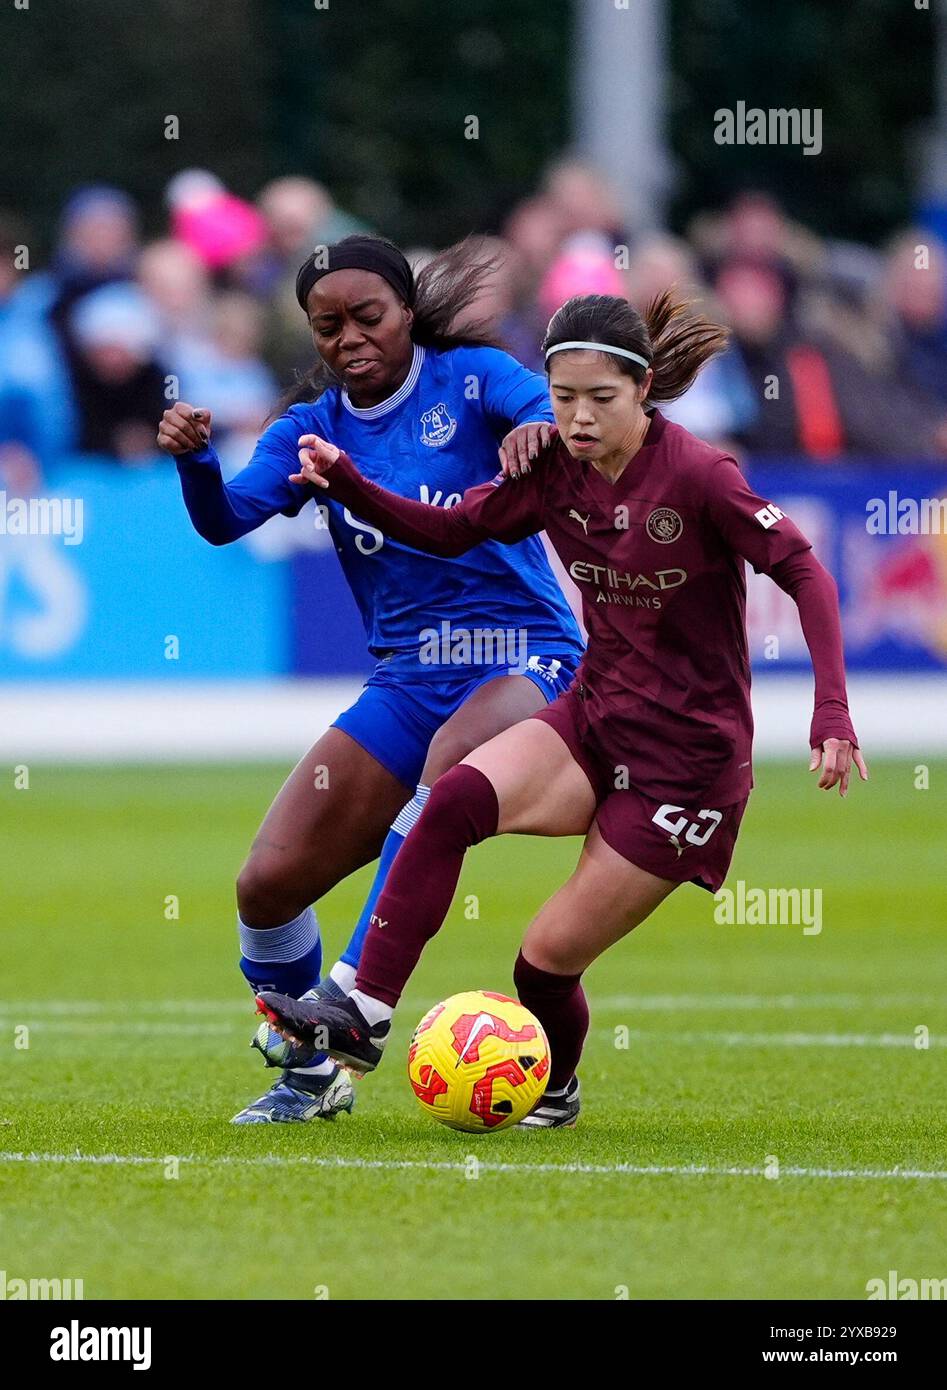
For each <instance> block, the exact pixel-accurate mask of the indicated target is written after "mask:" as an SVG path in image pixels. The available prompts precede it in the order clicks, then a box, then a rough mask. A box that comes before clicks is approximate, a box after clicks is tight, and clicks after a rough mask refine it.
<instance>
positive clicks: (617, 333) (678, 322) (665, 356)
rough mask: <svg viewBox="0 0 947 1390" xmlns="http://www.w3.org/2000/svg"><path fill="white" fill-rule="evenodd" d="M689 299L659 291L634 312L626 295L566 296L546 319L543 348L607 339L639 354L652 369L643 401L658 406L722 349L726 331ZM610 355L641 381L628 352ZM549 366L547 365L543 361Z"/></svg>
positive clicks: (683, 388) (681, 390)
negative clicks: (650, 379) (649, 388)
mask: <svg viewBox="0 0 947 1390" xmlns="http://www.w3.org/2000/svg"><path fill="white" fill-rule="evenodd" d="M693 306H694V301H693V300H687V299H675V298H674V295H673V292H672V291H671V290H664V291H663V292H662V293H661V294H659V295H656V296H655V298H654V299H652V301H651V303H650V304H649V305H648V307H647V309H646V310H645V312H644V316H642V315H641V314H639V312H638V310H637V309H635V308H634V307H633V306H632V305H631V304H629V303H628V300H627V299H622V298H620V297H619V296H618V295H611V294H584V295H576V296H575V297H574V298H572V299H567V300H566V302H565V304H563V305H562V307H561V308H560V309H557V310H556V312H555V313H554V314H553V316H552V318H551V319H550V320H549V327H548V328H547V330H546V336H545V338H544V339H543V353H546V352H547V351H548V350H549V348H551V347H554V346H555V344H556V343H568V342H573V341H575V342H592V343H610V344H611V345H612V346H613V347H620V348H625V349H626V350H627V351H628V352H636V353H638V355H639V356H640V357H644V358H645V359H646V361H647V362H648V363H649V365H650V366H651V368H652V370H653V372H654V379H653V380H652V382H651V390H650V391H649V392H648V398H647V401H646V402H645V404H651V405H658V404H660V403H661V402H662V401H674V400H677V398H678V396H683V394H684V392H685V391H686V390H687V388H688V387H689V386H690V385H691V384H692V383H693V381H694V378H695V377H696V376H697V373H698V372H699V371H700V369H701V368H702V367H703V366H704V365H705V364H706V363H707V362H709V361H710V359H711V358H712V357H716V356H717V354H718V353H720V352H723V350H724V348H725V347H726V346H727V340H728V337H729V334H728V332H727V330H726V328H724V327H723V326H722V325H721V324H719V323H712V322H711V320H710V319H706V318H704V316H703V315H702V314H700V313H696V312H694V311H693ZM609 360H610V361H611V362H613V363H614V365H615V366H616V367H617V368H618V370H619V371H620V372H622V373H623V374H624V375H625V376H630V377H632V378H633V379H634V380H635V381H637V382H641V381H643V380H644V375H645V371H646V370H647V369H646V368H645V367H642V366H640V365H639V364H638V363H637V362H632V361H630V359H629V358H627V357H620V356H618V355H617V354H615V355H612V356H611V357H610V358H609ZM547 370H548V364H547Z"/></svg>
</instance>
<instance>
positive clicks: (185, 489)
mask: <svg viewBox="0 0 947 1390" xmlns="http://www.w3.org/2000/svg"><path fill="white" fill-rule="evenodd" d="M285 423H286V422H285V421H279V422H277V425H278V426H280V427H281V428H280V429H277V427H276V426H271V427H270V429H269V430H267V431H266V433H265V434H264V435H263V437H262V439H261V440H260V442H259V443H258V444H257V447H256V450H255V452H254V455H253V458H252V459H251V460H250V462H249V464H248V465H247V467H246V468H244V469H243V470H242V471H241V472H240V473H238V474H237V476H236V477H235V478H233V479H231V481H230V482H229V483H225V482H224V480H223V477H222V476H221V472H220V459H219V458H218V457H217V454H216V451H215V450H214V447H213V445H212V444H211V442H210V433H211V413H210V411H209V410H203V409H200V408H197V407H195V406H192V405H188V403H187V401H178V402H177V403H176V404H175V405H174V406H172V407H171V409H170V410H166V411H165V412H164V415H163V416H162V417H161V424H160V425H159V426H158V447H159V448H160V449H163V450H164V451H165V453H167V454H171V455H172V457H173V458H174V461H175V464H176V465H177V470H178V477H179V478H180V479H181V492H182V494H183V496H184V505H185V506H186V507H187V512H188V516H189V517H190V518H191V522H192V524H193V526H194V529H195V531H196V532H197V533H198V535H199V536H202V537H203V538H204V540H205V541H209V542H210V544H211V545H227V544H229V542H230V541H236V540H239V539H240V537H241V536H245V535H246V534H247V533H248V532H249V531H254V530H255V529H256V528H257V527H258V526H262V525H263V522H264V521H268V520H269V518H270V517H271V516H275V515H276V513H277V512H287V513H288V514H295V512H298V511H299V509H300V507H301V506H302V505H303V504H304V502H305V501H306V500H307V499H306V496H305V494H302V493H301V490H300V489H294V488H293V487H291V486H290V484H289V482H288V481H287V479H286V476H285V466H284V464H283V463H282V462H281V461H280V459H281V453H280V451H281V449H282V450H285V449H286V444H285V442H284V441H283V438H282V430H283V429H284V428H285ZM290 457H292V454H290Z"/></svg>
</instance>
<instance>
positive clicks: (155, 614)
mask: <svg viewBox="0 0 947 1390" xmlns="http://www.w3.org/2000/svg"><path fill="white" fill-rule="evenodd" d="M744 468H745V471H746V473H747V475H748V477H749V478H750V480H751V482H752V483H753V485H754V487H755V488H756V490H757V491H758V492H760V493H761V494H762V495H763V496H764V497H766V498H767V499H768V500H770V501H773V502H775V503H776V504H777V505H778V506H780V507H781V508H782V509H783V510H784V511H786V512H787V513H788V514H789V515H790V516H792V517H793V519H794V520H795V521H796V522H797V523H798V525H799V526H800V527H801V528H802V530H803V531H805V532H806V534H807V535H808V536H809V537H810V538H811V540H812V542H813V545H814V547H815V550H816V553H817V554H818V555H819V556H820V558H821V559H822V560H823V562H824V563H825V565H826V566H827V568H829V569H830V570H831V571H832V573H833V574H834V575H835V577H836V579H837V581H838V585H839V595H840V601H841V607H842V616H843V626H844V630H845V643H846V659H847V665H848V668H849V670H850V671H889V672H890V671H905V672H911V671H945V670H947V517H945V512H947V464H945V465H944V466H942V467H941V466H938V465H936V464H930V463H916V462H912V461H909V460H904V461H901V460H895V459H884V460H879V461H877V462H873V463H872V464H871V465H869V464H867V463H865V464H855V463H844V464H839V463H833V464H830V465H825V466H819V465H816V464H812V463H800V462H799V461H798V460H794V459H787V460H779V461H777V460H768V461H767V462H766V463H765V464H763V463H756V462H753V461H750V462H745V463H744ZM0 504H2V505H0V680H6V681H11V680H22V679H30V680H36V679H45V678H49V679H53V678H55V679H61V678H64V677H65V678H76V679H98V678H106V679H131V678H138V679H149V680H154V679H176V678H182V677H184V678H187V677H220V678H230V679H234V678H241V677H246V678H258V677H260V676H266V675H281V674H286V675H301V676H321V675H326V676H342V675H353V674H361V673H365V672H367V671H369V670H370V669H371V665H372V661H371V658H370V657H369V655H368V653H367V651H366V648H365V640H366V639H365V633H364V629H363V627H362V624H361V621H360V619H359V616H358V612H357V610H356V607H355V603H354V601H353V599H352V596H351V594H350V593H349V591H348V588H347V586H346V584H345V580H344V578H343V576H342V572H341V568H340V566H339V564H338V562H337V558H336V555H335V552H334V549H333V546H332V543H331V539H330V538H329V535H328V532H327V531H325V530H324V529H322V530H320V529H319V528H317V527H315V525H314V523H313V519H312V517H313V514H314V513H313V508H311V507H307V508H305V509H304V511H303V512H302V513H301V515H300V516H299V517H297V518H295V519H293V520H290V519H288V518H285V517H277V518H274V519H273V521H270V522H268V523H267V524H266V526H264V527H263V528H261V530H260V531H258V532H256V533H254V534H253V535H251V536H249V537H246V538H245V539H244V540H243V541H239V542H237V543H236V544H234V545H229V546H223V547H220V548H215V547H212V546H209V545H208V544H207V543H206V542H205V541H203V540H201V539H200V537H199V536H197V535H196V533H195V532H194V530H193V528H192V527H191V524H190V522H189V520H188V517H187V514H186V512H185V510H184V505H183V502H182V500H181V495H180V489H179V487H178V482H177V478H176V475H175V473H174V470H173V468H172V467H171V466H170V465H169V464H168V462H167V461H166V460H161V461H160V462H158V463H156V464H155V465H154V466H152V467H149V468H143V469H125V468H119V467H117V466H116V465H114V464H107V463H101V464H96V463H94V462H89V461H88V460H81V461H79V460H74V461H71V462H70V461H69V460H65V461H63V462H62V463H61V464H60V466H59V468H58V470H57V472H56V473H55V474H54V475H53V476H52V477H51V478H50V479H49V486H48V490H47V492H46V494H45V495H44V497H42V498H39V499H32V504H33V506H34V514H33V515H32V517H27V516H26V513H25V512H24V510H23V509H24V506H25V505H26V504H25V503H23V501H22V499H20V500H18V499H15V498H12V497H9V496H8V495H7V494H5V493H3V494H0ZM80 504H81V505H80ZM54 523H55V524H54ZM23 529H25V530H27V531H29V532H30V533H29V534H19V532H20V530H23ZM44 530H45V531H46V532H51V533H50V534H45V533H44ZM747 583H748V600H747V624H748V631H749V637H750V651H751V656H752V660H753V664H754V666H755V667H756V668H757V669H761V670H762V669H769V670H770V671H778V670H804V669H807V667H808V654H807V652H806V648H805V643H804V642H803V639H802V633H801V630H800V627H799V621H798V617H797V614H796V610H795V606H794V604H793V603H792V601H791V600H790V599H788V598H787V597H786V595H784V594H783V593H781V592H780V591H779V590H778V589H777V588H776V587H775V585H773V584H772V582H771V581H770V580H768V579H767V578H765V576H755V575H754V574H753V573H752V571H750V572H749V573H748V576H747Z"/></svg>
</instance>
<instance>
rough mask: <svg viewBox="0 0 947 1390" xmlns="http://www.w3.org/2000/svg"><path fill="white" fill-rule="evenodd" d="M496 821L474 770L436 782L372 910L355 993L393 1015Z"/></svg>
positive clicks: (493, 798) (490, 794) (495, 809)
mask: <svg viewBox="0 0 947 1390" xmlns="http://www.w3.org/2000/svg"><path fill="white" fill-rule="evenodd" d="M499 818H500V808H499V804H498V802H497V794H496V792H495V791H494V789H493V783H492V782H491V781H489V779H488V778H487V777H485V776H484V775H483V773H482V772H478V770H477V769H476V768H475V767H467V766H464V765H458V766H457V767H452V768H451V770H450V771H449V772H445V773H444V776H443V777H439V778H438V779H437V781H436V782H435V783H434V786H433V787H432V788H431V795H430V796H429V797H428V800H427V805H426V806H425V807H424V810H423V812H422V813H421V816H420V818H419V820H418V823H417V825H416V826H415V827H414V829H413V830H412V831H411V832H410V834H409V835H408V837H407V839H406V840H405V842H404V844H403V845H402V846H401V848H400V849H399V851H398V853H397V855H396V856H395V862H394V863H393V864H392V866H391V871H390V873H389V874H388V878H387V880H386V881H385V886H384V888H383V889H382V891H381V894H380V895H379V898H378V901H377V902H376V904H375V911H374V912H373V913H372V924H371V926H370V927H369V930H368V936H367V937H366V938H365V945H364V947H363V948H362V956H361V959H360V961H359V965H358V974H357V976H356V978H355V987H356V989H361V990H364V991H365V993H366V994H370V995H371V996H372V998H373V999H380V1000H381V1001H382V1002H383V1003H385V1004H390V1005H391V1007H392V1008H394V1006H395V1005H396V1004H397V1002H398V1000H399V998H400V997H401V991H402V990H403V989H404V987H405V983H406V982H407V979H408V976H409V975H410V974H411V972H412V970H413V969H414V967H415V966H416V965H417V963H418V960H419V959H420V956H421V952H422V951H423V950H424V947H425V945H426V943H427V942H428V941H430V939H431V937H432V936H433V935H434V934H435V932H436V931H437V930H438V928H439V927H440V925H441V923H442V922H443V920H444V918H445V917H446V916H447V909H448V908H449V907H450V904H451V899H452V898H453V896H454V890H455V889H456V887H457V880H458V878H459V877H460V869H461V865H462V864H463V862H464V855H465V854H466V852H467V850H468V849H469V848H470V846H471V845H476V844H479V842H480V841H481V840H486V839H487V838H488V837H489V836H490V835H495V834H496V829H497V822H498V821H499Z"/></svg>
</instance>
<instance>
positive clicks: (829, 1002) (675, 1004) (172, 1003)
mask: <svg viewBox="0 0 947 1390" xmlns="http://www.w3.org/2000/svg"><path fill="white" fill-rule="evenodd" d="M591 1002H592V1005H593V1007H594V1008H596V1009H628V1010H640V1011H641V1012H649V1013H650V1012H653V1013H663V1012H668V1013H674V1012H677V1011H681V1012H684V1011H691V1010H692V1011H695V1012H700V1011H701V1010H704V1009H706V1010H708V1011H714V1012H716V1011H717V1010H728V1009H732V1010H734V1011H737V1010H740V1011H742V1010H747V1011H752V1010H756V1009H758V1010H760V1011H761V1012H762V1011H765V1010H768V1009H869V1008H875V1009H878V1008H886V1009H887V1008H904V1007H911V1008H925V1007H935V1006H936V1005H937V1004H938V1003H941V1002H942V1001H940V1000H938V999H935V998H934V997H933V996H929V995H915V994H889V995H869V994H865V995H859V994H769V995H767V994H606V995H600V996H596V995H594V994H593V995H592V1000H591ZM430 1003H431V1001H430V1000H421V999H414V998H413V997H411V998H408V999H404V1000H402V1002H401V1008H402V1009H403V1010H404V1009H408V1010H414V1009H425V1008H429V1007H430ZM252 1010H253V1005H252V1002H251V1001H250V1000H249V999H244V1000H241V999H209V1000H208V999H119V1000H110V999H0V1015H2V1016H3V1018H14V1019H18V1020H19V1019H22V1018H23V1017H24V1016H25V1015H27V1014H40V1013H47V1014H54V1015H61V1016H64V1017H65V1016H69V1015H75V1016H79V1017H81V1016H85V1015H88V1016H90V1017H94V1016H95V1015H97V1014H103V1013H104V1014H128V1013H134V1014H140V1013H167V1014H179V1013H189V1012H191V1011H199V1012H201V1013H203V1014H210V1013H214V1014H221V1013H223V1014H230V1013H233V1014H243V1015H247V1014H252Z"/></svg>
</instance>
